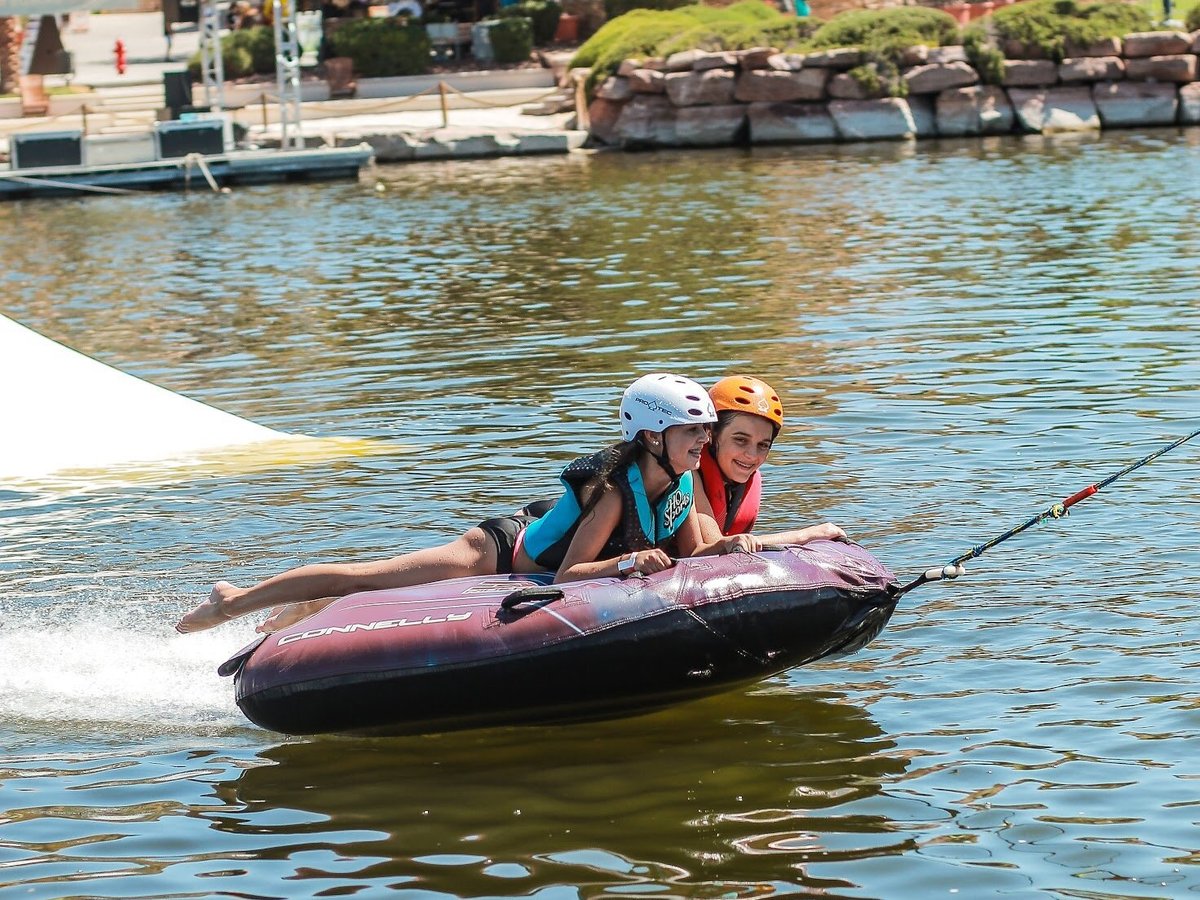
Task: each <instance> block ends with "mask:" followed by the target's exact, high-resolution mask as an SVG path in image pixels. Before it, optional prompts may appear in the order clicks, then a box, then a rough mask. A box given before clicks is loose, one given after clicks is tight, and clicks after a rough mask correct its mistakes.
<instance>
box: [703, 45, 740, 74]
mask: <svg viewBox="0 0 1200 900" xmlns="http://www.w3.org/2000/svg"><path fill="white" fill-rule="evenodd" d="M737 67H738V55H737V54H736V53H734V52H733V51H732V50H723V51H720V52H718V53H708V54H705V55H704V56H700V57H697V58H696V61H695V62H694V63H692V71H693V72H704V71H707V70H708V69H736V68H737Z"/></svg>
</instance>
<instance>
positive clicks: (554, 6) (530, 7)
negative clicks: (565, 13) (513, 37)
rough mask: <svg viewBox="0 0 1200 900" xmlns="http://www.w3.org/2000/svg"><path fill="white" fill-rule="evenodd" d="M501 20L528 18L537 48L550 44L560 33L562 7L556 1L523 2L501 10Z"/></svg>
mask: <svg viewBox="0 0 1200 900" xmlns="http://www.w3.org/2000/svg"><path fill="white" fill-rule="evenodd" d="M499 15H500V18H502V19H509V18H514V17H516V18H521V17H523V18H526V19H528V20H529V21H530V22H531V23H533V42H534V44H536V45H537V46H539V47H540V46H542V45H543V44H549V43H550V42H551V41H553V40H554V33H555V32H556V31H558V19H559V17H560V16H561V15H562V6H561V5H560V4H558V3H556V2H555V0H521V2H520V3H514V4H512V5H511V6H505V7H503V8H502V9H501V10H500V13H499Z"/></svg>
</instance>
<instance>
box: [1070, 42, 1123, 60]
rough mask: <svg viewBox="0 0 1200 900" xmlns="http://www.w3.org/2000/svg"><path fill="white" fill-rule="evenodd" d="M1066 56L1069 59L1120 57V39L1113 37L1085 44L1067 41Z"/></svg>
mask: <svg viewBox="0 0 1200 900" xmlns="http://www.w3.org/2000/svg"><path fill="white" fill-rule="evenodd" d="M1066 55H1067V56H1069V57H1071V58H1076V57H1080V56H1120V55H1121V39H1120V38H1115V37H1110V38H1100V40H1098V41H1091V42H1090V43H1086V44H1081V43H1079V42H1078V41H1072V40H1068V41H1067V42H1066Z"/></svg>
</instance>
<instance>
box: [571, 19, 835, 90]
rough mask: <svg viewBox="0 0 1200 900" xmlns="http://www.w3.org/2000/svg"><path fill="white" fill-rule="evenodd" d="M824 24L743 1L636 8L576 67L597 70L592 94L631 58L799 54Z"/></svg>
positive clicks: (594, 39)
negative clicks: (762, 51)
mask: <svg viewBox="0 0 1200 900" xmlns="http://www.w3.org/2000/svg"><path fill="white" fill-rule="evenodd" d="M818 24H819V23H818V22H817V20H815V19H811V18H803V19H797V18H795V17H793V16H785V15H783V14H782V13H779V12H777V11H776V10H774V9H772V8H770V7H768V6H767V5H766V4H765V3H763V2H761V0H742V2H740V3H735V4H734V5H732V6H726V7H723V8H717V7H712V6H701V5H699V4H693V5H688V6H681V7H678V8H676V9H670V10H651V9H635V10H632V11H631V12H628V13H626V14H625V15H623V16H618V17H617V18H615V19H612V20H610V21H608V22H606V23H605V24H604V25H603V26H602V27H601V28H600V30H599V31H597V32H596V33H595V34H594V35H592V36H591V38H589V39H588V41H587V42H586V43H585V44H584V45H583V46H582V47H580V48H579V51H578V52H577V53H576V54H575V57H574V59H573V60H572V61H571V65H572V66H590V67H591V69H592V74H591V76H590V77H589V79H588V88H589V89H591V88H592V87H593V86H594V85H596V84H598V83H600V82H602V81H603V80H604V79H605V78H607V77H608V76H609V75H611V74H613V73H614V72H616V71H617V68H618V67H619V66H620V65H621V63H622V62H623V61H624V60H626V59H645V58H647V57H651V56H669V55H670V54H672V53H676V52H678V51H681V50H691V49H700V50H744V49H747V48H749V47H764V46H766V47H778V48H779V49H780V50H788V49H796V48H798V47H799V46H800V44H801V42H802V41H803V40H804V39H805V38H806V37H808V36H809V35H811V34H812V33H813V31H815V29H816V27H817V25H818Z"/></svg>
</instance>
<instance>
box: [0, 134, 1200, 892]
mask: <svg viewBox="0 0 1200 900" xmlns="http://www.w3.org/2000/svg"><path fill="white" fill-rule="evenodd" d="M375 178H377V179H378V182H379V184H378V187H377V185H376V183H375ZM0 245H2V246H4V247H5V248H6V251H5V256H4V262H5V264H4V266H3V268H2V270H0V311H2V312H4V313H5V314H7V315H9V316H11V317H13V318H15V319H17V320H18V321H21V322H23V323H24V324H27V325H29V326H31V327H33V328H35V329H37V330H39V331H41V332H43V333H44V334H46V335H47V336H49V337H52V338H54V339H55V340H58V341H61V342H63V343H66V344H68V345H70V346H72V347H75V348H76V349H79V350H81V351H83V352H85V353H88V354H91V355H93V356H95V357H97V358H99V359H102V360H104V361H105V362H108V363H111V364H113V365H116V366H119V367H121V368H123V369H125V370H126V371H129V372H132V373H134V374H136V375H139V376H141V377H143V378H147V379H149V380H151V381H154V382H157V383H159V384H162V385H164V386H166V387H169V388H171V389H173V390H176V391H181V392H184V393H186V394H188V395H190V396H194V397H196V398H198V399H201V400H203V401H205V402H207V403H210V404H213V405H216V406H219V407H221V408H224V409H226V410H228V411H230V412H233V413H236V414H238V415H240V416H244V417H246V418H249V419H252V420H254V421H257V422H261V423H263V424H265V425H269V426H271V427H274V428H278V429H282V430H286V431H294V432H299V433H304V434H310V435H318V436H338V437H356V438H368V439H371V440H372V441H374V442H377V443H378V444H379V445H380V446H381V447H382V448H384V449H386V450H387V451H388V452H386V453H384V454H375V455H367V456H348V457H345V458H340V459H335V460H333V461H326V462H321V463H309V464H301V463H295V462H291V463H288V462H286V461H281V462H280V464H279V465H273V466H268V467H266V468H264V469H259V470H257V471H253V472H241V473H238V472H233V473H230V472H224V473H222V472H216V473H197V475H196V476H195V477H192V478H188V479H182V480H181V479H180V478H179V477H178V473H175V477H167V476H166V475H164V477H162V478H144V477H143V478H140V479H137V480H132V481H131V482H130V483H126V484H122V483H120V482H117V483H114V484H110V485H108V486H105V487H100V488H88V489H85V488H82V487H79V488H74V489H61V488H59V489H54V490H52V489H50V488H49V487H46V488H38V487H36V486H30V485H24V486H20V487H15V486H10V489H7V490H3V492H2V493H0V500H3V503H2V504H0V530H2V532H0V542H2V543H0V583H2V585H3V590H2V591H0V660H3V664H2V665H0V896H4V897H7V896H12V897H18V896H19V897H46V898H50V897H66V896H72V897H74V896H80V897H83V896H86V897H184V896H187V897H195V896H217V895H233V896H241V897H287V898H295V897H318V896H321V897H328V896H348V895H353V894H361V895H363V896H374V895H378V894H381V893H383V892H384V891H385V890H387V891H390V892H393V893H397V894H400V895H402V896H414V897H415V896H421V897H435V896H470V897H476V896H532V895H537V896H540V897H553V898H559V897H595V896H600V895H621V896H651V895H652V896H709V897H734V896H747V897H748V896H757V895H762V894H768V893H772V892H779V893H801V894H803V893H811V894H822V895H825V896H841V897H877V898H894V897H927V896H942V895H951V894H958V895H959V896H966V897H979V896H1001V895H1002V896H1004V897H1044V896H1060V897H1080V898H1097V897H1106V898H1107V897H1113V898H1115V897H1182V896H1194V895H1197V894H1200V855H1198V854H1197V849H1196V848H1197V847H1200V829H1198V820H1200V765H1198V764H1197V762H1196V759H1197V746H1198V741H1197V738H1198V736H1200V687H1198V685H1197V681H1198V678H1200V669H1198V668H1197V634H1198V632H1197V627H1196V622H1197V613H1196V609H1197V600H1198V596H1197V589H1196V584H1197V581H1198V580H1200V579H1198V575H1200V552H1197V533H1198V529H1197V525H1198V523H1200V518H1198V515H1197V512H1196V510H1197V509H1198V508H1200V488H1197V484H1200V479H1197V477H1196V473H1197V460H1200V441H1198V442H1193V443H1192V444H1185V445H1184V446H1183V447H1181V448H1179V449H1178V450H1176V451H1174V452H1172V453H1170V454H1168V455H1166V456H1164V457H1162V458H1160V459H1159V460H1157V461H1155V462H1154V463H1152V464H1151V465H1150V466H1147V467H1145V468H1142V469H1139V470H1138V471H1136V472H1135V473H1133V474H1131V475H1129V476H1127V477H1125V478H1123V479H1122V480H1120V481H1119V482H1117V483H1116V484H1114V485H1112V486H1111V487H1110V488H1108V489H1106V490H1105V491H1104V492H1102V493H1101V494H1100V495H1098V496H1096V497H1094V498H1092V499H1090V500H1088V501H1086V502H1084V503H1082V504H1080V505H1079V506H1077V507H1076V509H1075V512H1074V513H1073V514H1072V515H1071V516H1070V518H1069V519H1067V520H1065V521H1062V522H1053V523H1049V524H1047V525H1044V526H1042V527H1040V528H1038V529H1035V530H1032V531H1030V532H1027V533H1026V534H1023V535H1021V536H1019V537H1017V538H1015V539H1013V540H1011V541H1008V542H1007V543H1005V544H1004V545H1002V546H1000V547H998V548H996V549H995V550H993V551H991V552H989V553H988V554H987V556H985V557H984V558H983V559H981V560H978V561H976V562H975V563H974V564H973V565H972V566H971V572H970V575H969V577H967V578H966V579H964V580H961V581H959V582H957V583H955V584H953V585H934V586H930V587H926V588H922V589H921V590H918V591H916V592H914V593H912V594H910V595H909V596H908V597H907V598H906V599H905V600H904V602H903V603H902V604H901V607H900V609H899V610H898V611H897V613H896V615H895V617H894V618H893V620H892V623H891V625H890V626H889V627H888V629H887V630H885V631H884V633H883V634H882V635H881V636H880V637H879V638H878V639H877V640H876V641H875V642H874V643H873V644H872V645H870V646H869V647H867V648H866V649H865V650H864V651H862V652H861V653H859V654H858V655H856V656H854V657H850V658H848V659H844V660H839V661H833V662H827V663H823V664H820V665H815V666H812V667H809V668H805V669H800V670H795V671H792V672H790V673H788V674H786V675H785V676H782V677H778V678H775V679H772V680H770V681H767V682H765V683H762V684H760V685H757V686H755V687H753V688H750V689H748V690H744V691H736V692H732V693H728V694H725V695H722V696H719V697H715V698H711V699H709V700H705V701H701V702H697V703H692V704H687V705H683V706H680V707H678V708H675V709H673V710H669V711H666V712H663V713H659V714H655V715H651V716H644V717H640V718H634V719H628V720H624V721H615V722H607V723H596V724H582V725H572V726H560V727H538V728H518V729H500V730H493V731H484V732H480V731H474V732H461V733H456V734H446V735H433V736H426V737H416V738H396V739H374V740H360V739H349V738H314V739H285V738H283V737H281V736H279V735H275V734H270V733H267V732H263V731H260V730H258V729H256V728H254V727H253V726H251V725H249V723H247V722H246V721H245V720H244V719H243V718H242V717H241V715H240V713H239V712H238V710H237V708H236V706H235V705H234V703H233V700H232V686H231V685H230V684H229V683H228V682H227V681H224V680H222V679H219V678H218V677H217V676H216V674H215V671H214V669H215V666H216V665H217V664H218V663H219V662H220V661H222V660H223V659H224V658H225V657H226V655H228V654H229V653H230V652H231V651H232V650H234V649H236V648H237V647H238V646H240V645H241V644H242V643H244V642H245V641H246V640H247V639H248V638H249V636H250V635H251V634H252V629H253V623H252V622H240V623H236V624H230V625H225V626H222V627H221V628H219V629H217V630H215V631H212V632H208V633H205V634H200V635H193V636H188V637H182V636H178V635H176V634H174V632H173V631H172V630H171V627H170V626H171V623H172V622H173V621H174V620H175V618H176V617H177V616H178V615H179V613H181V612H182V611H183V610H184V609H185V608H187V607H188V606H190V605H191V604H192V603H194V602H195V601H196V600H198V599H199V598H200V597H201V596H203V595H204V594H205V593H206V592H207V589H208V586H209V584H210V583H211V582H212V581H213V580H215V579H217V578H219V577H227V578H230V579H231V580H234V581H237V582H249V581H252V580H255V579H257V578H260V577H264V576H266V575H268V574H271V573H273V572H275V571H277V570H279V569H281V568H284V567H287V566H291V565H295V564H298V563H302V562H307V561H314V560H323V559H339V558H350V557H353V558H372V557H376V556H381V555H391V554H393V553H396V552H399V551H402V550H404V549H412V548H416V547H421V546H428V545H431V544H434V543H436V542H439V541H442V540H444V539H446V538H448V537H450V536H453V535H455V534H457V533H459V532H461V531H462V530H463V529H464V528H466V527H468V526H470V525H472V524H474V523H475V522H477V521H478V520H479V519H481V518H484V517H485V516H487V515H492V514H495V513H498V512H503V511H507V510H510V509H512V508H513V507H514V505H515V504H518V503H520V502H523V501H525V500H527V499H530V498H533V497H537V496H542V495H544V494H546V493H547V491H548V490H549V489H550V487H551V486H552V485H553V484H554V481H555V478H556V475H557V471H558V468H559V467H560V466H561V465H562V464H563V463H564V462H565V461H566V460H568V459H570V458H571V457H572V456H573V455H575V454H576V453H579V452H583V451H585V450H587V449H589V448H595V447H597V446H599V445H600V444H602V443H605V442H607V441H609V440H610V439H612V438H613V437H614V436H615V403H616V397H617V394H618V392H619V390H620V389H621V388H622V387H623V386H624V384H625V383H626V382H628V381H629V380H631V379H632V378H633V377H635V376H636V375H638V374H641V373H643V372H646V371H654V370H664V369H665V370H677V371H682V372H685V373H689V374H691V375H693V376H694V377H696V378H699V379H701V380H705V381H711V380H713V379H715V378H716V377H718V376H720V375H723V374H728V373H730V372H733V371H738V370H749V371H753V372H757V373H760V374H762V375H764V376H766V377H767V378H768V379H769V380H770V381H771V382H773V383H774V384H775V385H776V386H777V387H778V388H779V389H780V391H781V393H782V394H783V397H784V400H785V404H786V407H787V411H788V414H789V418H790V423H791V424H790V426H789V428H788V429H787V431H786V433H785V436H784V438H783V439H782V440H781V441H780V443H779V445H778V447H777V449H776V451H775V453H774V454H773V456H772V460H771V462H772V465H771V466H770V469H769V472H768V473H767V476H766V477H767V495H768V499H767V502H768V504H769V505H768V508H767V512H766V514H765V516H764V517H763V519H764V521H763V524H764V525H766V526H768V527H782V526H786V525H789V524H792V523H801V522H813V521H820V520H824V519H828V520H832V521H836V522H838V523H839V524H841V525H842V526H843V527H845V528H846V530H847V531H849V532H850V533H851V534H852V535H853V536H854V537H856V538H857V539H858V540H860V541H861V542H862V543H864V544H865V545H867V546H868V547H869V548H871V549H872V550H873V551H874V552H875V553H876V554H878V555H879V556H880V557H881V558H882V559H884V560H885V561H886V562H888V563H889V565H891V566H892V568H894V569H896V570H897V571H898V572H900V573H901V574H903V575H911V574H915V573H916V572H917V571H919V570H920V569H923V568H925V567H927V566H929V565H933V564H940V563H941V562H943V561H945V559H947V558H948V557H950V556H953V555H955V554H957V553H958V552H960V551H962V550H965V549H967V548H969V547H970V546H972V545H974V544H976V543H978V542H980V541H982V540H984V539H986V538H989V537H992V536H994V535H996V534H998V533H1000V532H1002V531H1004V530H1005V529H1006V528H1008V527H1009V526H1011V525H1014V524H1016V523H1018V522H1020V521H1022V520H1024V519H1025V518H1027V517H1028V516H1030V515H1032V514H1033V513H1035V512H1038V511H1039V510H1041V509H1044V508H1045V507H1046V506H1048V505H1049V503H1051V502H1053V501H1055V500H1058V499H1061V498H1062V497H1064V496H1066V495H1067V494H1070V493H1073V492H1075V491H1076V490H1078V489H1080V488H1082V487H1084V486H1086V485H1087V484H1090V483H1092V482H1094V481H1096V480H1098V479H1099V478H1101V477H1103V476H1105V475H1108V474H1110V473H1112V472H1114V471H1117V470H1119V469H1120V468H1121V467H1123V466H1124V465H1126V464H1127V463H1129V462H1132V461H1134V460H1136V459H1138V458H1140V457H1142V456H1144V455H1145V454H1147V453H1149V452H1151V451H1152V450H1154V449H1156V448H1158V447H1160V446H1162V445H1163V444H1165V443H1167V442H1169V441H1171V440H1173V439H1174V438H1176V437H1178V436H1181V435H1183V434H1186V433H1189V432H1191V431H1193V430H1195V429H1196V428H1198V427H1200V422H1198V421H1197V419H1198V418H1200V390H1198V387H1197V385H1198V384H1200V340H1198V338H1197V333H1198V331H1200V304H1198V301H1200V266H1198V260H1200V137H1198V135H1197V132H1196V131H1195V130H1192V131H1191V132H1187V133H1180V132H1175V131H1172V130H1163V131H1156V132H1144V133H1128V134H1120V135H1106V136H1105V137H1104V138H1084V139H1074V140H1056V141H1050V140H1044V139H1042V138H1036V139H1015V138H1014V139H1005V140H996V141H994V142H989V143H981V142H963V143H953V142H945V143H942V144H923V145H921V150H920V152H919V153H917V152H914V151H913V150H912V149H911V148H907V147H903V146H890V145H888V146H882V145H881V146H862V147H854V148H840V149H839V148H818V149H812V150H785V151H766V152H760V151H755V152H753V153H742V152H725V151H722V152H713V153H691V154H682V153H681V154H658V155H645V156H617V155H612V156H595V157H588V156H579V157H570V158H546V159H534V160H529V159H526V160H506V161H484V162H478V163H454V164H444V165H443V164H428V165H423V166H408V167H392V168H383V169H380V170H379V171H378V173H377V174H376V176H373V177H372V178H364V180H363V181H362V182H360V183H357V184H355V183H348V184H347V183H340V184H326V185H312V186H288V187H266V188H261V189H244V190H240V191H238V192H237V193H235V194H233V195H232V196H229V197H212V196H207V195H204V194H193V195H190V196H185V195H159V196H150V197H133V198H127V197H115V198H108V197H98V198H91V199H87V200H80V201H73V200H63V201H40V202H36V203H33V202H22V203H10V204H8V205H7V206H4V207H3V208H0ZM0 389H2V390H3V391H5V392H8V391H28V390H36V385H18V384H13V385H8V384H6V385H3V386H2V388H0ZM45 415H46V416H47V417H51V416H55V417H57V416H69V415H70V410H69V409H68V410H59V409H50V408H48V409H46V410H45ZM38 427H39V426H38V423H37V422H13V421H8V422H5V423H4V426H3V433H4V434H3V440H4V441H19V440H21V435H22V434H23V433H26V432H27V430H29V429H37V428H38ZM78 438H79V440H80V441H82V442H86V441H87V440H88V435H87V434H80V435H79V436H78ZM495 699H496V702H497V703H503V702H504V688H503V685H497V688H496V698H495Z"/></svg>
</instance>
